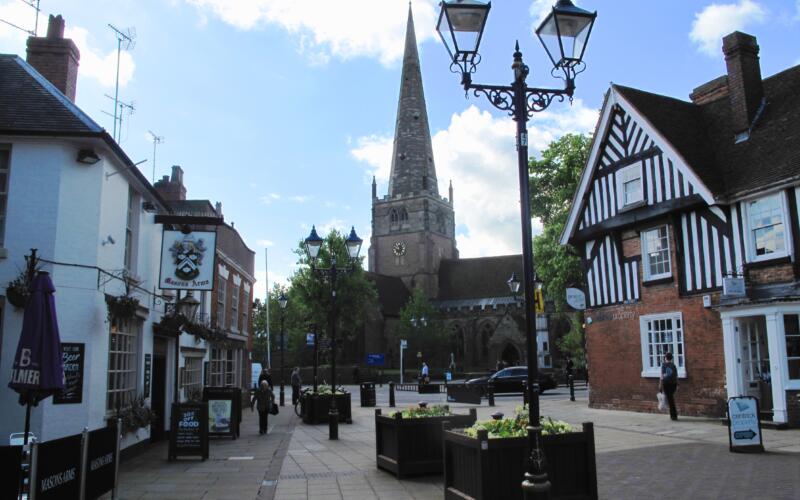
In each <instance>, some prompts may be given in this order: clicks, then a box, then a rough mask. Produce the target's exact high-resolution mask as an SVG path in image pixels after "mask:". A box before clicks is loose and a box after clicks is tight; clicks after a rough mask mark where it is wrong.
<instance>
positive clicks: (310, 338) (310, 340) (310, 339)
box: [306, 333, 314, 346]
mask: <svg viewBox="0 0 800 500" xmlns="http://www.w3.org/2000/svg"><path fill="white" fill-rule="evenodd" d="M306 345H308V346H313V345H314V334H313V333H306Z"/></svg>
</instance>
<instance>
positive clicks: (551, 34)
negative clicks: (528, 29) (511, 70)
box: [536, 0, 597, 73]
mask: <svg viewBox="0 0 800 500" xmlns="http://www.w3.org/2000/svg"><path fill="white" fill-rule="evenodd" d="M596 17H597V12H589V11H588V10H584V9H581V8H579V7H575V5H573V3H572V2H571V1H570V0H558V3H557V4H556V5H555V6H554V7H553V10H552V12H550V14H548V15H547V17H546V18H545V19H544V21H542V24H540V25H539V27H538V28H537V29H536V36H538V37H539V40H540V41H541V42H542V45H543V46H544V49H545V50H546V51H547V55H548V56H550V60H551V61H552V62H553V67H554V68H557V69H558V68H561V69H565V70H567V71H570V70H573V69H574V68H575V67H576V66H579V65H581V61H582V60H583V53H584V51H585V50H586V43H587V42H588V41H589V35H590V34H591V33H592V26H593V25H594V20H595V18H596ZM577 72H578V73H580V71H577Z"/></svg>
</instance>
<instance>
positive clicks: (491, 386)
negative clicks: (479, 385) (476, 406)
mask: <svg viewBox="0 0 800 500" xmlns="http://www.w3.org/2000/svg"><path fill="white" fill-rule="evenodd" d="M486 389H487V390H488V391H489V406H494V384H488V385H487V387H486Z"/></svg>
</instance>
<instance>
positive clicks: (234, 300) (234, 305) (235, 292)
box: [231, 281, 239, 330]
mask: <svg viewBox="0 0 800 500" xmlns="http://www.w3.org/2000/svg"><path fill="white" fill-rule="evenodd" d="M238 329H239V285H237V284H236V282H235V281H234V283H233V288H231V330H238Z"/></svg>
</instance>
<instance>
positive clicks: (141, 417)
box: [117, 396, 157, 434]
mask: <svg viewBox="0 0 800 500" xmlns="http://www.w3.org/2000/svg"><path fill="white" fill-rule="evenodd" d="M117 418H120V419H122V432H123V433H125V434H128V433H132V432H136V431H138V430H139V429H141V428H142V427H147V426H149V425H150V424H152V423H153V422H155V421H156V419H157V416H156V414H155V412H154V411H153V410H152V409H151V408H150V407H149V406H147V405H146V404H145V402H144V397H143V396H138V397H137V398H136V399H134V400H133V401H132V402H131V404H130V405H129V406H126V407H125V408H122V409H118V410H117Z"/></svg>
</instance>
